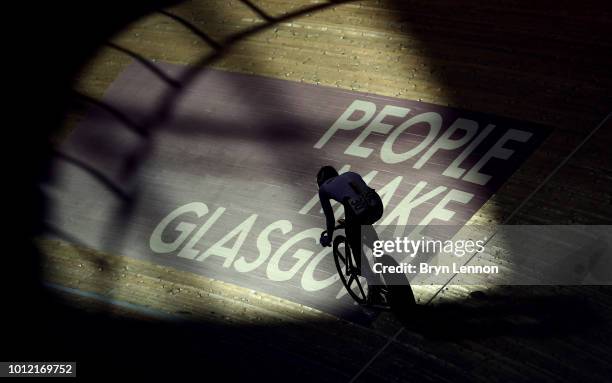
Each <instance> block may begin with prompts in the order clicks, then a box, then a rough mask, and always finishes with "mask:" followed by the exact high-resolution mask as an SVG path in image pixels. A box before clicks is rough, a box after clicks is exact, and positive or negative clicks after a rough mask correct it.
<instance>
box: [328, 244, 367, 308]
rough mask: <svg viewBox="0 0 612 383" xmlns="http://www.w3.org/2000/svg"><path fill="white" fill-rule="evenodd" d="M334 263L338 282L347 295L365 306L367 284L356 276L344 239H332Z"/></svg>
mask: <svg viewBox="0 0 612 383" xmlns="http://www.w3.org/2000/svg"><path fill="white" fill-rule="evenodd" d="M334 263H335V264H336V269H337V270H338V275H340V280H341V281H342V284H343V285H344V288H345V289H346V291H347V292H348V293H349V295H350V296H351V297H352V298H353V299H354V300H355V301H356V302H357V303H359V304H365V303H366V302H367V297H368V284H367V282H366V280H365V278H362V277H360V276H359V275H358V274H357V271H358V270H357V267H356V264H355V260H354V259H353V255H352V251H351V248H350V246H349V245H348V243H347V242H346V237H345V236H343V235H338V236H336V238H334Z"/></svg>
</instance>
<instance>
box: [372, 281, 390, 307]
mask: <svg viewBox="0 0 612 383" xmlns="http://www.w3.org/2000/svg"><path fill="white" fill-rule="evenodd" d="M387 292H388V290H387V288H386V287H383V286H377V285H372V286H369V288H368V296H367V298H366V304H367V305H368V306H370V307H375V308H378V309H382V310H389V309H390V308H391V306H390V304H389V302H388V299H387V298H388V296H387Z"/></svg>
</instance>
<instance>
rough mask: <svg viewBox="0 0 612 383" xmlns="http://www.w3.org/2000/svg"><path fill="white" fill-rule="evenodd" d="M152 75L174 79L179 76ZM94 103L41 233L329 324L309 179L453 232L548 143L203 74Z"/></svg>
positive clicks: (333, 295) (131, 78) (348, 311)
mask: <svg viewBox="0 0 612 383" xmlns="http://www.w3.org/2000/svg"><path fill="white" fill-rule="evenodd" d="M160 68H161V69H162V70H163V71H164V72H166V73H167V74H168V75H169V76H170V77H174V78H177V79H178V78H180V76H181V75H182V74H184V73H185V71H186V70H188V69H187V68H185V67H182V66H177V65H170V64H160ZM168 100H170V103H169V104H168V103H167V102H168ZM103 102H104V103H105V104H106V105H108V106H109V107H110V108H112V109H113V110H116V111H118V113H117V112H114V113H110V112H109V108H100V107H97V106H94V107H92V108H91V111H90V113H89V114H88V116H87V118H86V119H85V120H84V121H83V122H82V123H81V124H80V125H79V126H78V128H77V129H76V130H75V131H74V132H73V133H72V135H71V136H70V137H69V138H68V139H67V141H66V142H65V143H64V145H63V146H62V147H61V152H62V156H58V158H57V161H55V164H54V171H55V173H54V178H53V181H52V183H50V184H47V185H44V188H45V190H46V192H47V196H48V198H49V207H50V210H49V215H48V217H47V222H48V224H49V226H50V227H52V228H53V230H54V232H55V233H60V232H61V233H64V235H65V237H67V238H68V237H69V238H73V240H74V241H79V242H80V243H82V244H85V245H87V246H89V247H92V248H95V249H99V250H103V251H108V252H113V253H117V254H122V255H126V256H131V257H135V258H139V259H146V260H149V261H152V262H156V263H160V264H164V265H169V266H172V267H176V268H178V269H182V270H187V271H191V272H194V273H198V274H202V275H205V276H208V277H212V278H216V279H221V280H224V281H228V282H231V283H235V284H238V285H241V286H245V287H249V288H253V289H255V290H259V291H264V292H267V293H271V294H275V295H277V296H280V297H283V298H287V299H290V300H292V301H295V302H299V303H303V304H306V305H309V306H312V307H315V308H318V309H321V310H324V311H327V312H330V313H333V314H335V315H339V316H344V317H350V316H352V315H355V314H356V313H359V310H358V309H356V308H355V307H354V306H353V305H352V302H351V301H350V299H348V297H347V296H346V295H345V294H344V291H343V289H342V286H341V284H340V282H339V281H338V280H337V276H336V271H335V267H334V265H333V260H332V259H331V258H332V257H331V254H330V249H329V248H326V249H323V250H322V249H321V247H320V246H319V245H318V244H317V239H318V237H319V234H320V232H321V231H322V230H323V226H324V218H323V216H322V214H321V212H320V206H319V204H318V200H317V198H316V193H317V185H316V182H315V175H316V172H317V170H318V169H319V167H320V166H322V165H326V164H331V165H334V166H336V167H337V168H338V169H340V168H342V167H343V166H345V168H346V165H350V169H351V170H353V171H357V172H358V173H360V174H362V176H364V177H366V178H367V179H368V182H369V184H370V185H371V186H373V187H374V188H376V189H377V191H379V193H381V195H382V196H383V200H384V201H385V202H386V206H385V214H384V216H383V218H382V219H381V221H380V222H381V223H384V224H390V225H391V224H392V225H398V224H400V225H403V224H405V225H422V224H423V222H424V220H425V222H426V223H427V224H432V225H433V224H454V225H462V224H465V223H466V222H467V221H468V220H469V219H470V217H472V215H473V214H474V213H475V212H476V211H478V209H480V207H481V206H482V205H483V204H484V203H485V202H486V201H487V200H488V199H489V198H490V197H491V196H492V195H493V193H495V192H496V191H497V190H498V189H499V187H500V186H501V185H502V184H503V183H504V182H505V181H506V180H507V179H508V178H509V177H510V176H511V175H512V173H513V172H514V171H515V170H516V169H517V168H518V167H519V166H520V165H521V164H522V163H523V161H524V160H525V159H526V158H527V157H528V156H529V155H530V154H531V153H532V152H533V151H534V150H535V149H536V148H537V147H538V146H539V145H540V143H541V142H542V141H543V139H544V138H545V137H546V136H547V134H548V133H549V132H550V129H549V128H547V127H545V126H541V125H536V124H532V123H527V122H521V121H516V120H512V119H508V118H502V117H496V116H491V115H487V114H482V113H475V112H468V111H463V110H458V109H454V108H447V107H442V106H438V105H432V104H427V103H423V102H416V101H409V100H402V99H397V98H392V97H384V96H378V95H373V94H366V93H359V92H351V91H346V90H342V89H336V88H330V87H324V86H316V85H310V84H303V83H296V82H291V81H284V80H279V79H272V78H266V77H260V76H253V75H246V74H238V73H231V72H225V71H219V70H213V69H202V71H201V72H200V73H198V75H197V76H196V77H195V78H194V79H193V81H191V82H190V83H189V84H188V85H184V86H183V87H182V88H180V89H173V88H172V87H171V85H169V84H168V83H165V82H164V81H163V80H161V79H160V78H158V77H156V76H155V74H154V73H152V72H150V71H148V70H147V69H146V68H144V67H143V66H141V65H140V64H137V63H134V64H131V65H130V66H129V67H128V68H127V69H126V70H125V71H124V72H122V73H121V75H120V76H119V77H118V78H117V79H116V80H115V81H114V82H113V84H112V85H111V87H110V88H109V89H108V91H107V92H106V94H105V96H104V98H103ZM163 105H166V106H167V105H171V107H170V108H169V109H168V111H167V113H165V114H164V115H163V116H164V119H163V120H160V119H159V118H157V117H155V118H152V116H156V113H158V112H159V111H160V110H162V109H161V108H163ZM351 108H353V109H354V111H353V112H351V110H352V109H351ZM381 112H382V113H383V114H381ZM119 114H121V115H123V117H120V118H118V116H119ZM343 116H344V118H343ZM151 121H153V124H151ZM343 121H344V122H343ZM358 122H362V123H358ZM338 127H340V128H339V129H335V128H338ZM349 128H350V130H349ZM455 128H457V129H456V130H455V131H454V133H452V134H450V133H451V132H452V131H453V130H454V129H455ZM368 132H369V133H368ZM445 134H446V135H447V137H446V139H445V140H442V139H444V137H445ZM462 138H463V141H465V142H462ZM460 143H461V145H460V146H458V145H459V144H460ZM454 146H457V147H456V148H453V147H454ZM432 148H438V150H436V151H433V149H432ZM411 150H412V152H413V153H414V155H412V156H410V155H409V154H410V151H411ZM430 150H432V151H431V153H430V154H431V156H430V157H429V159H427V161H424V158H426V157H428V154H427V153H428V151H430ZM406 153H408V154H406ZM419 160H420V161H421V163H419ZM368 175H369V177H368ZM489 177H490V178H489ZM485 181H486V182H485ZM416 202H420V203H418V204H417V203H416ZM413 205H414V206H413ZM177 209H179V210H177ZM180 209H183V210H180ZM173 212H175V213H176V214H175V216H174V218H172V217H173V216H172V213H173ZM169 215H170V216H169ZM164 220H166V221H167V222H165V221H164Z"/></svg>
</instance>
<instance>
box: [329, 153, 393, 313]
mask: <svg viewBox="0 0 612 383" xmlns="http://www.w3.org/2000/svg"><path fill="white" fill-rule="evenodd" d="M317 184H318V185H319V199H320V201H321V206H322V207H323V212H324V213H325V221H326V226H327V232H324V233H322V234H321V239H320V243H321V246H331V242H332V238H333V232H334V224H335V222H336V220H335V217H334V211H333V209H332V207H331V203H330V200H331V199H333V200H335V201H338V202H340V203H342V205H343V206H344V217H345V223H344V226H345V232H346V238H347V242H348V244H349V246H350V248H351V250H352V251H353V254H354V255H355V257H354V259H355V263H356V266H357V270H355V271H356V272H357V274H358V275H361V264H362V262H361V259H362V242H361V240H362V233H361V225H372V224H373V223H374V222H376V221H377V220H379V219H380V217H382V214H383V203H382V200H381V199H380V196H379V195H378V194H377V193H376V192H375V191H374V189H371V188H370V187H369V186H368V185H367V184H366V183H365V181H364V180H363V178H361V176H360V175H359V174H357V173H355V172H346V173H342V174H338V171H337V170H336V169H335V168H334V167H332V166H329V165H326V166H323V167H322V168H321V169H320V170H319V172H318V173H317ZM365 266H366V267H364V269H363V270H364V273H363V274H364V277H365V278H366V280H367V282H368V286H369V288H368V298H367V300H368V304H372V303H374V300H375V299H376V297H377V295H379V294H380V289H379V287H380V284H381V281H380V279H379V277H378V276H377V275H375V274H374V273H373V272H372V270H371V269H370V267H369V266H368V263H367V260H366V261H365Z"/></svg>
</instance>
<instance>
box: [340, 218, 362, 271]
mask: <svg viewBox="0 0 612 383" xmlns="http://www.w3.org/2000/svg"><path fill="white" fill-rule="evenodd" d="M344 210H345V214H344V215H345V221H344V232H345V233H346V241H347V242H348V245H349V246H350V248H351V251H352V252H353V259H354V260H355V267H356V268H357V273H358V274H359V275H361V225H359V222H357V219H356V218H355V216H354V215H352V213H351V210H350V209H344Z"/></svg>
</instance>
